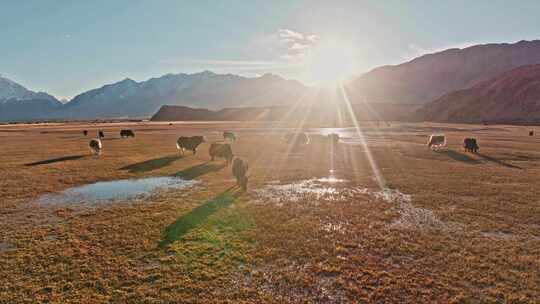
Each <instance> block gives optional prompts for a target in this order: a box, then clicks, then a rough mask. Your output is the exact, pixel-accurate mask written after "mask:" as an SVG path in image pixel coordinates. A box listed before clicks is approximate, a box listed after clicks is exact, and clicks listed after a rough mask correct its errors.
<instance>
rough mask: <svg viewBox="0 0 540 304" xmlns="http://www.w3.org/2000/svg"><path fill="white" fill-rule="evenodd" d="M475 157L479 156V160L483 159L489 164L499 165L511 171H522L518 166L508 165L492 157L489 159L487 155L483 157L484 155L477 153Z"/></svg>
mask: <svg viewBox="0 0 540 304" xmlns="http://www.w3.org/2000/svg"><path fill="white" fill-rule="evenodd" d="M477 155H478V156H480V157H481V158H483V159H485V160H487V161H489V162H492V163H495V164H497V165H501V166H504V167H508V168H512V169H523V168H521V167H519V166H516V165H512V164H509V163H507V162H504V161H502V160H500V159H496V158H494V157H491V156H488V155H485V154H480V153H478V154H477Z"/></svg>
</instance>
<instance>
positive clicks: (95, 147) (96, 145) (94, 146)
mask: <svg viewBox="0 0 540 304" xmlns="http://www.w3.org/2000/svg"><path fill="white" fill-rule="evenodd" d="M89 146H90V151H91V152H92V153H94V154H95V155H100V154H101V149H102V148H103V146H102V145H101V140H100V139H99V138H95V139H91V140H90V143H89Z"/></svg>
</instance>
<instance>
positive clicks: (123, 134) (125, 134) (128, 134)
mask: <svg viewBox="0 0 540 304" xmlns="http://www.w3.org/2000/svg"><path fill="white" fill-rule="evenodd" d="M120 137H122V138H124V137H135V133H133V131H132V130H129V129H128V130H120Z"/></svg>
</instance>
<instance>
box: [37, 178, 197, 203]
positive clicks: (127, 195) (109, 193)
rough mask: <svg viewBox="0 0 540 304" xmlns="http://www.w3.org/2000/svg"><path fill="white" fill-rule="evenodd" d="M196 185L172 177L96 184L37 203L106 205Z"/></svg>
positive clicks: (42, 199)
mask: <svg viewBox="0 0 540 304" xmlns="http://www.w3.org/2000/svg"><path fill="white" fill-rule="evenodd" d="M197 183H198V182H197V181H194V180H185V179H181V178H178V177H172V176H162V177H147V178H140V179H122V180H114V181H106V182H97V183H92V184H87V185H83V186H79V187H73V188H68V189H66V190H64V191H63V192H61V193H57V194H45V195H43V196H41V197H40V198H39V199H38V203H39V204H42V205H51V204H78V203H106V202H111V201H116V200H129V199H133V198H136V197H140V196H144V195H148V194H150V193H151V192H153V191H156V190H160V189H165V188H177V189H178V188H188V187H191V186H193V185H195V184H197Z"/></svg>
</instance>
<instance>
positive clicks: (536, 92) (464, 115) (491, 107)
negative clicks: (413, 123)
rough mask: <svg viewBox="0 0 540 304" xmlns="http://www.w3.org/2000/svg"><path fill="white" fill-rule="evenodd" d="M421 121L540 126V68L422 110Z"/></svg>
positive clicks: (533, 67)
mask: <svg viewBox="0 0 540 304" xmlns="http://www.w3.org/2000/svg"><path fill="white" fill-rule="evenodd" d="M415 115H416V116H417V118H418V119H421V120H429V121H438V122H460V123H526V124H539V123H540V64H536V65H528V66H523V67H519V68H516V69H513V70H511V71H508V72H505V73H502V74H499V75H498V76H496V77H494V78H492V79H489V80H486V81H484V82H481V83H479V84H477V85H474V86H472V87H470V88H467V89H462V90H457V91H454V92H450V93H448V94H446V95H444V96H442V97H441V98H438V99H437V100H435V101H433V102H430V103H428V104H426V105H424V106H423V107H422V108H420V109H419V110H418V111H417V112H416V114H415Z"/></svg>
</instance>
